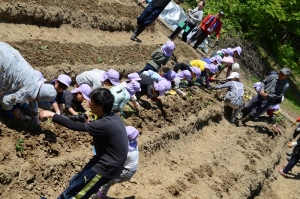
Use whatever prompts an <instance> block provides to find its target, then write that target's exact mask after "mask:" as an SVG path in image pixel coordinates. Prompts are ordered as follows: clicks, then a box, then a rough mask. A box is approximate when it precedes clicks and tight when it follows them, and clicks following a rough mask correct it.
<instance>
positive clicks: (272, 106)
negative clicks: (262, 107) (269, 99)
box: [269, 104, 280, 111]
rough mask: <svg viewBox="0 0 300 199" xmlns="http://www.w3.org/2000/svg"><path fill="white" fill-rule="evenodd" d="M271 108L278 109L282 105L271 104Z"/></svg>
mask: <svg viewBox="0 0 300 199" xmlns="http://www.w3.org/2000/svg"><path fill="white" fill-rule="evenodd" d="M269 109H274V110H276V111H277V110H279V109H280V105H279V104H275V105H271V106H270V108H269Z"/></svg>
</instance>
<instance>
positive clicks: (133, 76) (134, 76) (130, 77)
mask: <svg viewBox="0 0 300 199" xmlns="http://www.w3.org/2000/svg"><path fill="white" fill-rule="evenodd" d="M127 77H128V80H135V81H140V80H141V78H140V76H139V74H138V73H130V74H129V75H128V76H127Z"/></svg>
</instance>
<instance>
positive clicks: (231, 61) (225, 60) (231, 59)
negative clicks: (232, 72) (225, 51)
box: [222, 56, 234, 64]
mask: <svg viewBox="0 0 300 199" xmlns="http://www.w3.org/2000/svg"><path fill="white" fill-rule="evenodd" d="M222 62H223V63H227V64H233V63H234V61H233V58H232V57H230V56H228V57H224V58H223V59H222Z"/></svg>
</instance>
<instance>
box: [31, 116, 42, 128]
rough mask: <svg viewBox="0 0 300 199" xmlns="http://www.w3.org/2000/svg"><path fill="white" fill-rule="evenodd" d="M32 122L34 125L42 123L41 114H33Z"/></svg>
mask: <svg viewBox="0 0 300 199" xmlns="http://www.w3.org/2000/svg"><path fill="white" fill-rule="evenodd" d="M31 122H32V123H33V125H34V126H39V125H40V120H39V116H38V115H36V116H32V117H31Z"/></svg>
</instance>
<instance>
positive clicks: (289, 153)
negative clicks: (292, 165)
mask: <svg viewBox="0 0 300 199" xmlns="http://www.w3.org/2000/svg"><path fill="white" fill-rule="evenodd" d="M293 154H294V152H293V151H287V152H286V155H287V156H291V155H293Z"/></svg>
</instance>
